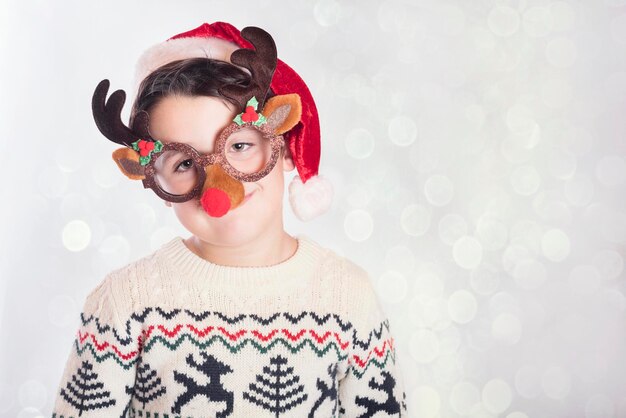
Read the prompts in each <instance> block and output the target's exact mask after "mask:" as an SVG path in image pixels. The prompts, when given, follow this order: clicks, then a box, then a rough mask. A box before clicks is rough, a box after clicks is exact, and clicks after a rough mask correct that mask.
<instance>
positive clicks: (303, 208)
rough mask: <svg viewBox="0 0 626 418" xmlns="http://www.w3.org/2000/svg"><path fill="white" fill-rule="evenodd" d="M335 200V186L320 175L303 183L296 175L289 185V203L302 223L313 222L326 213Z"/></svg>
mask: <svg viewBox="0 0 626 418" xmlns="http://www.w3.org/2000/svg"><path fill="white" fill-rule="evenodd" d="M332 200H333V185H332V184H331V182H330V181H328V180H327V179H325V178H324V177H321V176H319V175H317V176H313V177H311V178H309V179H308V180H307V181H306V183H302V180H301V179H300V176H298V175H296V176H295V177H294V178H293V180H292V181H291V183H289V203H290V204H291V209H292V210H293V213H294V214H295V215H296V216H297V217H298V219H300V220H301V221H308V220H311V219H313V218H315V217H317V216H319V215H321V214H322V213H324V212H326V211H327V210H328V209H329V208H330V205H331V203H332Z"/></svg>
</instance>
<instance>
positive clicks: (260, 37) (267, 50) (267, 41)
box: [220, 26, 277, 109]
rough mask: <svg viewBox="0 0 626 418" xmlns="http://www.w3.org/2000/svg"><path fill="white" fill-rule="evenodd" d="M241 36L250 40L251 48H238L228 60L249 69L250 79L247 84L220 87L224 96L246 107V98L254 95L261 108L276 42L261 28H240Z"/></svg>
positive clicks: (271, 67) (272, 67) (268, 80)
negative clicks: (252, 47)
mask: <svg viewBox="0 0 626 418" xmlns="http://www.w3.org/2000/svg"><path fill="white" fill-rule="evenodd" d="M241 36H242V37H244V38H245V39H247V40H248V41H250V43H251V44H252V45H253V46H254V50H252V49H246V48H242V49H238V50H236V51H235V52H233V53H232V54H231V55H230V61H231V62H232V63H233V64H235V65H239V66H242V67H245V68H247V69H248V70H250V73H251V75H252V80H251V81H250V84H249V85H248V86H245V87H243V86H237V85H228V86H224V87H222V88H221V89H220V93H222V94H223V95H224V96H226V97H230V98H231V99H233V100H236V101H237V102H238V103H240V105H241V107H242V108H245V107H246V103H247V102H248V99H250V98H251V97H253V96H254V97H256V99H257V101H258V102H259V109H263V105H264V104H265V97H266V96H267V92H268V90H269V88H270V83H271V82H272V76H273V75H274V71H275V70H276V59H277V55H276V44H275V43H274V39H272V36H271V35H270V34H269V33H267V32H266V31H264V30H263V29H261V28H257V27H255V26H248V27H245V28H243V29H242V30H241Z"/></svg>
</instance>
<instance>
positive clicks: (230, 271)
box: [161, 234, 324, 287]
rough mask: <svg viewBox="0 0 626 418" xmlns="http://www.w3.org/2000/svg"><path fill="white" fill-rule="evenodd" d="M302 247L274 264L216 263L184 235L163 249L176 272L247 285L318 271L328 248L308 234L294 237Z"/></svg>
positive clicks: (186, 275)
mask: <svg viewBox="0 0 626 418" xmlns="http://www.w3.org/2000/svg"><path fill="white" fill-rule="evenodd" d="M294 238H295V239H296V240H297V242H298V247H297V249H296V251H295V253H294V254H292V255H291V257H289V258H287V259H286V260H283V261H282V262H280V263H278V264H274V265H270V266H246V267H241V266H225V265H220V264H215V263H212V262H211V261H209V260H206V259H204V258H202V257H200V256H198V255H197V254H196V253H194V252H193V251H191V250H190V249H189V248H187V246H186V245H185V243H184V242H183V238H182V237H181V236H176V237H174V238H172V239H171V240H170V241H169V242H167V243H165V244H164V245H163V246H162V247H161V249H162V251H163V253H164V255H165V256H166V257H167V258H169V259H170V261H171V262H172V264H173V268H174V270H173V273H174V274H176V275H177V276H179V277H181V276H184V277H185V278H188V279H192V280H193V279H200V280H202V281H206V282H208V283H207V284H210V285H218V284H219V285H222V284H223V285H232V286H243V287H245V286H246V285H259V284H269V282H273V281H278V282H281V283H285V284H286V283H287V282H289V281H298V280H297V279H301V278H303V277H302V276H303V275H305V274H308V273H312V272H313V271H314V269H313V267H314V266H315V265H317V264H318V263H319V257H320V255H321V253H322V252H323V251H324V249H323V248H322V247H321V246H319V244H317V243H316V242H315V241H313V240H312V239H311V238H309V237H308V236H306V235H304V234H300V235H297V236H295V237H294Z"/></svg>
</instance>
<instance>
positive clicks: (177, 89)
mask: <svg viewBox="0 0 626 418" xmlns="http://www.w3.org/2000/svg"><path fill="white" fill-rule="evenodd" d="M249 83H250V74H248V73H247V72H246V71H244V70H242V69H241V68H239V67H237V66H235V65H233V64H231V63H228V62H225V61H220V60H216V59H212V58H188V59H183V60H178V61H172V62H169V63H167V64H165V65H162V66H161V67H159V68H157V69H156V70H154V71H153V72H152V73H150V74H149V75H148V76H147V77H146V78H145V79H144V80H143V81H142V82H141V84H140V85H139V89H138V91H137V96H136V98H135V102H134V103H133V106H132V109H131V112H130V114H131V116H130V126H132V125H133V121H134V119H135V115H137V114H138V113H140V112H142V111H143V112H147V113H150V110H151V109H152V108H153V107H154V106H155V105H156V104H157V103H159V101H160V100H161V99H163V98H165V97H168V96H172V95H179V96H189V97H195V96H208V97H217V98H219V99H221V100H224V101H228V102H229V103H231V104H233V105H235V107H238V106H240V104H239V103H237V102H236V101H234V100H233V99H231V98H229V97H226V96H224V95H222V94H221V93H220V91H219V90H220V88H222V87H223V86H226V85H237V86H247V85H248V84H249ZM272 96H274V94H273V93H272V91H271V90H269V91H268V94H267V98H268V99H269V98H270V97H272ZM240 110H243V109H240ZM285 145H286V144H285ZM285 149H286V146H285V147H283V151H282V152H284V150H285ZM282 152H281V155H282Z"/></svg>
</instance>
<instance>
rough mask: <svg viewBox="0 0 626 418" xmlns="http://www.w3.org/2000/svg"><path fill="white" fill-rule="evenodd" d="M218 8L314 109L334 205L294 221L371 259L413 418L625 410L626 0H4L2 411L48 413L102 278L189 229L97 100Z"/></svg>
mask: <svg viewBox="0 0 626 418" xmlns="http://www.w3.org/2000/svg"><path fill="white" fill-rule="evenodd" d="M217 20H223V21H227V22H230V23H232V24H234V25H235V26H237V27H239V28H242V27H244V26H247V25H256V26H260V27H263V28H264V29H266V30H267V31H269V32H270V33H271V34H272V35H273V37H274V39H275V40H276V44H277V46H278V51H279V52H278V53H279V58H281V59H282V60H283V61H285V62H286V63H288V64H289V65H290V66H292V67H293V68H294V69H296V71H298V72H299V73H300V75H301V76H302V77H303V79H304V80H305V81H306V82H307V83H308V85H309V87H310V89H311V91H312V93H313V95H314V97H315V99H316V101H317V105H318V108H319V113H320V119H321V124H322V162H321V166H320V173H321V174H323V175H326V176H327V177H328V178H329V179H330V180H331V181H332V182H333V184H334V186H335V191H336V197H335V201H334V204H333V207H332V209H331V211H330V212H329V213H327V214H326V215H324V216H323V217H321V218H319V219H317V220H314V221H312V222H309V223H301V222H299V221H297V220H296V218H295V217H294V216H293V214H292V213H291V211H290V209H289V207H288V204H287V202H286V201H285V205H286V209H285V217H286V219H285V222H286V225H285V226H286V230H287V231H288V232H290V233H291V234H292V235H293V234H295V235H297V234H299V233H305V234H307V235H309V236H310V237H312V238H313V239H315V240H317V241H318V242H319V243H320V244H322V245H324V246H327V247H331V248H333V249H335V250H336V251H338V252H339V253H341V254H343V255H346V256H348V257H349V258H350V259H352V260H353V261H355V262H356V263H357V264H360V265H361V266H363V267H364V268H365V269H366V270H367V271H368V272H369V273H370V274H371V277H372V280H373V281H374V282H375V284H376V287H377V289H378V292H379V295H380V299H381V301H382V303H383V306H384V308H385V309H386V312H387V313H388V315H389V317H390V321H391V330H392V332H393V333H394V335H395V338H396V342H397V344H396V347H397V354H398V358H399V361H401V362H402V364H403V370H404V375H405V376H406V378H405V380H406V389H407V401H408V404H409V407H410V409H411V416H413V417H460V416H472V417H496V416H500V417H507V418H524V417H624V416H626V395H625V394H626V378H625V377H624V376H626V361H624V358H625V355H626V344H625V343H626V338H625V333H626V328H625V326H624V325H625V323H626V321H625V320H624V315H625V313H626V297H625V292H626V289H625V285H624V283H625V280H624V279H625V277H626V276H625V273H624V256H625V255H626V251H625V243H626V207H625V205H624V203H625V202H626V193H625V192H626V162H625V156H624V154H625V151H626V138H625V136H624V134H625V132H626V128H625V124H624V120H625V119H624V113H625V109H626V108H625V105H626V103H625V102H626V1H624V0H603V1H601V0H598V1H591V0H590V1H541V0H532V1H531V0H528V1H481V0H471V1H469V0H457V1H451V0H448V1H435V0H430V1H409V0H405V1H401V0H391V1H384V2H376V1H371V0H361V1H341V2H337V1H334V0H320V1H313V0H310V1H301V0H298V1H284V2H272V1H269V0H260V1H254V2H250V1H245V2H243V1H240V2H233V1H228V2H213V1H197V2H190V1H187V2H184V1H179V2H173V1H170V2H165V1H142V2H139V1H124V2H121V1H106V2H105V1H101V2H95V1H44V0H38V1H31V0H28V1H22V0H20V1H18V0H4V1H3V2H2V10H1V11H0V57H1V62H0V82H1V89H0V106H1V107H0V159H1V160H0V162H1V164H0V174H1V175H2V178H3V181H2V189H1V190H2V197H1V198H0V199H1V206H0V341H1V346H0V379H1V381H0V415H1V416H6V417H15V416H18V417H20V418H24V417H37V416H49V414H50V411H51V409H52V403H53V400H54V398H55V396H56V390H57V386H58V384H59V379H60V376H61V373H62V370H63V367H64V363H65V361H66V358H67V355H68V354H69V350H70V348H71V346H72V341H73V338H74V335H75V332H76V329H77V326H78V322H79V321H78V318H79V316H78V315H79V312H80V309H81V307H82V303H83V300H84V298H85V296H86V294H87V293H88V292H89V291H90V290H91V289H93V288H94V287H95V286H96V284H98V283H99V282H100V280H102V278H103V277H104V275H105V274H106V273H107V272H109V271H110V270H112V269H114V268H117V267H120V266H122V265H125V264H127V263H129V262H131V261H133V260H135V259H137V258H139V257H141V256H144V255H146V254H148V253H150V252H152V251H154V250H155V249H156V248H158V247H159V246H160V245H161V244H163V243H164V242H166V241H168V240H169V239H170V238H171V237H173V236H175V235H182V236H185V237H186V236H188V233H187V232H186V231H185V230H184V229H183V228H182V226H180V225H179V223H178V221H177V220H176V218H175V216H174V214H173V213H172V212H171V209H169V208H166V207H165V206H164V205H163V203H162V202H161V201H159V199H158V198H157V197H156V196H155V195H154V194H153V193H152V192H151V191H149V190H144V189H143V188H142V187H141V185H140V184H139V183H138V182H131V181H129V180H127V179H126V178H125V177H123V175H122V174H121V173H120V172H119V171H118V170H117V167H116V166H115V164H114V162H113V161H112V160H111V152H112V151H113V150H114V149H115V148H116V145H115V144H113V143H111V142H110V141H108V140H107V139H106V138H104V137H103V136H102V135H100V133H99V132H98V131H97V129H96V127H95V124H94V122H93V118H92V115H91V108H90V103H91V94H92V92H93V89H94V87H95V86H96V84H97V83H98V82H99V81H100V80H101V79H103V78H108V79H110V80H111V83H112V88H113V89H117V88H122V89H125V90H129V89H130V87H131V82H132V76H133V66H134V63H135V60H136V59H137V57H138V56H139V54H140V53H141V52H142V51H143V50H144V49H145V48H147V47H148V46H151V45H153V44H155V43H158V42H161V41H164V40H165V39H167V38H169V37H170V36H172V35H174V34H176V33H180V32H183V31H186V30H189V29H192V28H195V27H197V26H199V25H200V24H201V23H204V22H213V21H217ZM127 105H128V104H127ZM124 112H125V115H126V116H127V115H128V107H127V108H126V109H125V110H124ZM290 179H291V175H290V177H288V179H287V181H289V180H290Z"/></svg>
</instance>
